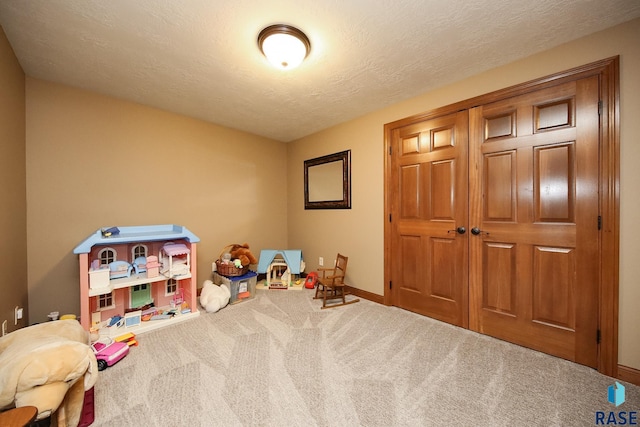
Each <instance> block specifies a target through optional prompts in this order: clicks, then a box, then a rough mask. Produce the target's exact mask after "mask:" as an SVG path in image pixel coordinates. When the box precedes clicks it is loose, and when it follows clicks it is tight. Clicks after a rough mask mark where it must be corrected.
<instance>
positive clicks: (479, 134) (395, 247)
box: [385, 75, 602, 367]
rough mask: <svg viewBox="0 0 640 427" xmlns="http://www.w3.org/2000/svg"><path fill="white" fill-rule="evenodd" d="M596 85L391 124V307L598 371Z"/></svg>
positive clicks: (582, 81) (568, 84) (562, 87)
mask: <svg viewBox="0 0 640 427" xmlns="http://www.w3.org/2000/svg"><path fill="white" fill-rule="evenodd" d="M600 85H601V81H600V77H599V76H598V75H591V76H587V77H582V78H580V76H577V77H576V78H573V79H567V78H565V79H559V81H558V82H555V83H554V84H549V82H546V84H544V85H541V87H540V88H536V87H535V86H533V85H532V87H530V88H528V89H527V90H523V91H522V92H524V93H522V94H519V95H515V96H508V97H505V98H503V99H495V98H496V97H487V100H488V101H489V102H486V103H483V104H481V105H478V106H474V107H471V108H465V109H461V110H459V111H448V109H447V108H444V109H441V110H439V111H435V112H433V113H431V114H427V115H424V116H423V117H415V118H410V119H407V120H404V121H398V122H395V123H392V124H388V125H387V126H386V127H385V129H386V144H387V145H388V147H387V149H388V153H387V155H388V156H389V157H388V160H387V163H388V164H387V176H386V177H385V179H386V185H387V187H386V203H387V211H388V215H389V218H388V221H389V224H388V227H387V233H386V235H385V240H386V242H385V243H386V248H387V249H386V253H385V257H386V267H385V274H386V276H387V278H388V279H389V289H388V293H389V297H390V299H391V304H392V305H395V306H398V307H401V308H404V309H407V310H410V311H413V312H417V313H420V314H424V315H427V316H430V317H433V318H435V319H439V320H442V321H445V322H448V323H451V324H454V325H458V326H461V327H464V328H469V329H471V330H473V331H477V332H480V333H482V334H486V335H490V336H493V337H496V338H499V339H502V340H506V341H509V342H512V343H515V344H519V345H522V346H525V347H529V348H532V349H536V350H539V351H542V352H545V353H548V354H552V355H555V356H558V357H561V358H565V359H568V360H572V361H575V362H578V363H580V364H583V365H587V366H591V367H598V350H599V346H598V335H599V316H598V313H599V309H600V295H599V292H600V285H599V284H600V273H601V272H600V257H599V254H600V232H601V229H602V218H601V215H600V209H601V207H600V203H599V200H600V199H599V185H600V184H599V176H600V167H599V164H600V163H599V162H600V155H599V147H600V126H601V120H600V111H599V106H600V107H601V106H602V103H601V102H600V96H601V94H600V92H601V91H600ZM479 99H480V100H482V97H480V98H479ZM449 110H450V109H449ZM385 292H387V291H385Z"/></svg>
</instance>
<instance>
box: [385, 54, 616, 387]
mask: <svg viewBox="0 0 640 427" xmlns="http://www.w3.org/2000/svg"><path fill="white" fill-rule="evenodd" d="M594 75H597V76H598V77H599V80H600V102H601V105H600V159H599V160H600V171H599V173H600V177H599V211H600V216H601V218H602V228H601V233H600V247H599V258H600V279H599V282H600V283H599V288H600V300H599V313H598V323H599V332H600V346H599V349H598V372H600V373H602V374H604V375H608V376H611V377H614V378H617V376H618V320H619V319H618V311H619V259H620V254H619V251H620V77H619V76H620V58H619V56H615V57H611V58H607V59H603V60H601V61H597V62H593V63H590V64H586V65H583V66H580V67H576V68H572V69H570V70H566V71H562V72H559V73H556V74H552V75H550V76H546V77H542V78H539V79H535V80H531V81H528V82H525V83H521V84H518V85H515V86H511V87H508V88H505V89H500V90H497V91H494V92H490V93H487V94H484V95H480V96H477V97H474V98H470V99H467V100H464V101H460V102H457V103H454V104H451V105H448V106H444V107H440V108H436V109H434V110H431V111H427V112H424V113H420V114H417V115H414V116H411V117H407V118H404V119H401V120H397V121H395V122H391V123H387V124H385V125H384V298H383V300H384V304H385V305H393V298H392V292H391V288H390V282H391V232H392V227H391V193H390V185H391V173H392V170H391V151H390V150H391V143H392V140H391V138H392V132H393V129H396V128H399V127H402V126H406V125H409V124H412V123H416V122H421V121H424V120H427V119H431V118H434V117H438V116H442V115H446V114H451V113H454V112H457V111H460V110H463V109H470V108H472V107H476V106H478V105H483V104H489V103H491V102H495V101H499V100H503V99H506V98H511V97H514V96H518V95H523V94H526V93H529V92H532V91H535V90H538V89H543V88H547V87H551V86H555V85H557V84H560V83H565V82H568V81H573V80H578V79H581V78H585V77H590V76H594ZM594 339H595V337H594Z"/></svg>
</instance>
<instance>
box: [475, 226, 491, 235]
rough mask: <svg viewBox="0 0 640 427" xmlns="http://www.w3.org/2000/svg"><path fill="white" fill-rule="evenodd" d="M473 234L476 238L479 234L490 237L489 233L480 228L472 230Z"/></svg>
mask: <svg viewBox="0 0 640 427" xmlns="http://www.w3.org/2000/svg"><path fill="white" fill-rule="evenodd" d="M471 234H473V235H474V236H477V235H479V234H486V235H487V236H488V235H489V232H488V231H482V230H480V229H479V228H478V227H473V228H472V229H471Z"/></svg>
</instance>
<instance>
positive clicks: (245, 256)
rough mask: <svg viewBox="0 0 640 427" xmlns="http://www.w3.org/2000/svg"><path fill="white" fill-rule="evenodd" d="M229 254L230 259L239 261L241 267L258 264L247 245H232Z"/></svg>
mask: <svg viewBox="0 0 640 427" xmlns="http://www.w3.org/2000/svg"><path fill="white" fill-rule="evenodd" d="M229 253H230V254H231V259H239V260H240V262H241V263H242V266H243V267H246V266H247V265H250V264H257V263H258V259H257V258H256V257H255V256H254V255H253V253H251V250H250V249H249V244H248V243H245V244H244V245H238V244H235V245H233V246H232V247H231V250H230V251H229Z"/></svg>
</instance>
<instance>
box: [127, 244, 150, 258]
mask: <svg viewBox="0 0 640 427" xmlns="http://www.w3.org/2000/svg"><path fill="white" fill-rule="evenodd" d="M140 257H145V258H146V257H147V246H146V245H135V246H134V247H133V248H132V249H131V259H136V258H140Z"/></svg>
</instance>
